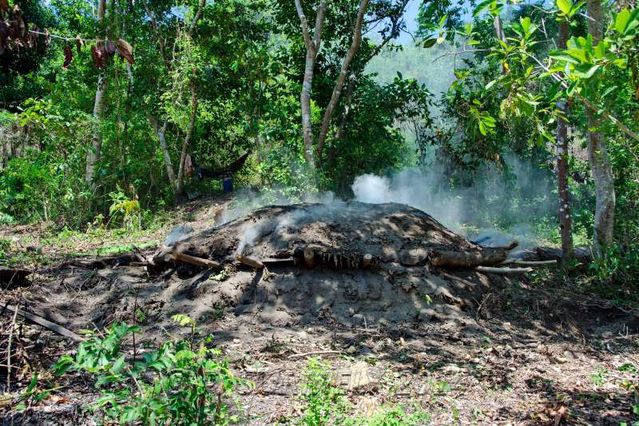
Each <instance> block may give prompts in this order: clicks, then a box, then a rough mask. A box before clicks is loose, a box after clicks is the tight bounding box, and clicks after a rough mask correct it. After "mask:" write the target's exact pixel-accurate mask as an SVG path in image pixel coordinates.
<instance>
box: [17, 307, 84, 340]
mask: <svg viewBox="0 0 639 426" xmlns="http://www.w3.org/2000/svg"><path fill="white" fill-rule="evenodd" d="M6 308H7V309H8V310H10V311H11V312H13V313H14V315H16V314H17V315H20V316H21V317H23V318H26V319H28V320H30V321H32V322H34V323H36V324H38V325H41V326H42V327H44V328H47V329H49V330H51V331H53V332H55V333H58V334H59V335H61V336H64V337H68V338H69V339H71V340H73V341H74V342H82V341H83V340H84V339H83V338H82V336H80V335H78V334H75V333H74V332H73V331H71V330H69V329H68V328H64V327H62V326H61V325H59V324H56V323H53V322H51V321H49V320H48V319H45V318H43V317H41V316H40V315H36V314H32V313H30V312H25V311H23V310H21V309H18V308H16V307H14V306H11V305H6Z"/></svg>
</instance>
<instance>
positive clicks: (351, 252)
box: [175, 202, 501, 326]
mask: <svg viewBox="0 0 639 426" xmlns="http://www.w3.org/2000/svg"><path fill="white" fill-rule="evenodd" d="M175 250H177V251H179V252H180V253H184V254H188V255H189V256H195V257H198V258H206V259H212V260H216V261H219V262H220V263H222V264H225V265H227V266H226V270H227V271H228V275H229V276H228V278H227V279H226V280H225V281H223V282H221V283H211V280H210V277H211V276H212V275H211V274H208V273H207V274H205V275H204V276H201V277H200V276H196V278H195V279H194V282H192V283H191V284H190V285H189V290H188V293H189V296H188V297H189V298H193V299H194V300H197V301H198V302H199V303H206V304H207V305H208V306H215V307H217V308H218V309H219V308H228V307H233V309H234V311H235V313H236V314H238V315H239V314H243V313H252V314H255V315H256V316H257V317H258V318H259V319H260V320H261V321H267V322H275V323H290V322H298V321H302V322H307V321H312V320H314V319H316V318H324V319H331V320H335V321H337V322H339V323H343V324H350V325H362V326H363V325H365V324H367V323H377V322H382V323H387V324H398V323H402V322H407V321H428V320H436V319H438V318H439V319H443V318H448V317H451V316H457V315H460V314H461V313H462V311H463V310H465V309H466V310H467V309H469V308H472V306H473V305H474V304H475V303H476V302H475V300H479V299H480V295H481V293H482V291H483V290H484V289H486V288H487V287H488V285H489V281H488V279H487V278H486V276H485V275H483V274H480V273H477V272H475V271H472V270H465V271H455V272H454V273H452V272H451V271H446V270H437V268H433V267H432V266H431V265H430V263H431V260H432V259H433V258H434V257H435V256H436V255H437V254H441V253H451V252H452V253H474V252H475V253H480V252H482V250H484V249H483V248H482V247H480V246H479V245H477V244H474V243H473V242H471V241H468V240H467V239H465V238H464V237H462V236H460V235H458V234H455V233H454V232H452V231H450V230H448V229H447V228H446V227H444V226H443V225H442V224H441V223H439V222H437V221H436V220H435V219H433V218H432V217H431V216H429V215H428V214H426V213H424V212H423V211H421V210H418V209H415V208H412V207H409V206H406V205H402V204H366V203H359V202H348V203H343V202H342V203H332V204H297V205H289V206H270V207H265V208H262V209H259V210H256V211H255V212H253V213H252V214H250V215H248V216H245V217H242V218H239V219H236V220H234V221H231V222H228V223H226V224H223V225H221V226H219V227H215V228H212V229H210V230H208V231H205V232H202V233H200V234H197V235H193V236H190V237H189V238H187V239H185V240H183V241H180V242H179V243H177V245H176V247H175ZM309 253H310V256H311V257H312V259H309ZM238 256H242V257H245V258H249V259H256V260H259V261H263V262H264V263H265V264H266V265H267V269H266V270H264V271H254V270H252V269H251V268H246V267H244V266H243V265H238V264H237V262H236V259H237V258H238ZM278 259H279V260H281V261H277V260H278ZM309 260H311V261H310V262H309ZM287 261H289V262H288V263H287ZM207 276H208V277H207ZM497 279H500V280H501V278H497ZM205 301H206V302H205Z"/></svg>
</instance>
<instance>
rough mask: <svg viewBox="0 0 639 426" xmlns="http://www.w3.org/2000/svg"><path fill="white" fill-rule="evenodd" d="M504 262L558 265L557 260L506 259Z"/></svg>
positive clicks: (526, 264)
mask: <svg viewBox="0 0 639 426" xmlns="http://www.w3.org/2000/svg"><path fill="white" fill-rule="evenodd" d="M503 264H509V265H522V266H543V265H556V264H557V260H519V259H506V260H505V261H504V263H503Z"/></svg>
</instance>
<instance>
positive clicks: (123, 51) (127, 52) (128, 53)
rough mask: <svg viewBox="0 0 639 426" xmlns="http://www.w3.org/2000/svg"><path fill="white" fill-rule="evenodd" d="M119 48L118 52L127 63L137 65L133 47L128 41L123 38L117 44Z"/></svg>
mask: <svg viewBox="0 0 639 426" xmlns="http://www.w3.org/2000/svg"><path fill="white" fill-rule="evenodd" d="M116 44H117V46H118V52H119V53H120V56H122V57H123V58H124V59H126V61H127V62H128V63H130V64H134V63H135V59H134V58H133V47H132V46H131V45H130V44H129V43H128V42H127V41H126V40H122V39H121V38H119V39H118V41H117V42H116Z"/></svg>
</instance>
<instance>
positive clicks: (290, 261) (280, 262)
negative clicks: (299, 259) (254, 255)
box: [262, 257, 295, 266]
mask: <svg viewBox="0 0 639 426" xmlns="http://www.w3.org/2000/svg"><path fill="white" fill-rule="evenodd" d="M262 263H263V264H264V265H266V266H293V265H295V258H294V257H287V258H285V259H276V258H268V259H262Z"/></svg>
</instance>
